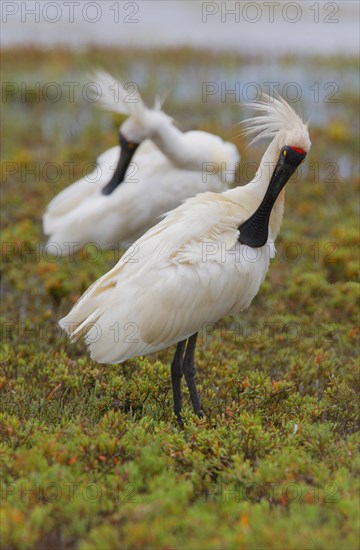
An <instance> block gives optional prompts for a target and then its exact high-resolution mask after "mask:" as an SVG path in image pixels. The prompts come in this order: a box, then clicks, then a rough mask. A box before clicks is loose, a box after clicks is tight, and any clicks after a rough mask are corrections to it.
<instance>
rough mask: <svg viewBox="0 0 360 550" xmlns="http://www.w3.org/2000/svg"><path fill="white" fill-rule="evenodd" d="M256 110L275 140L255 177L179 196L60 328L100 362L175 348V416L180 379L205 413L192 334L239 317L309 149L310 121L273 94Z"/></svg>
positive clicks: (265, 264) (258, 122)
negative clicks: (289, 185) (287, 187)
mask: <svg viewBox="0 0 360 550" xmlns="http://www.w3.org/2000/svg"><path fill="white" fill-rule="evenodd" d="M251 106H252V107H254V108H255V109H256V110H257V111H259V112H260V114H261V116H258V117H254V118H252V119H248V120H246V121H245V127H246V130H245V133H247V134H250V135H251V134H252V135H254V136H255V137H254V138H253V140H252V142H254V141H256V140H258V139H259V138H262V137H268V138H272V141H271V143H270V145H269V146H268V148H267V150H266V152H265V154H264V156H263V157H262V159H261V163H260V167H259V169H258V171H257V173H256V176H255V178H254V179H253V180H252V181H251V182H250V183H248V184H247V185H245V186H243V187H237V188H234V189H231V190H228V191H225V192H223V193H211V192H207V193H203V194H199V195H197V196H196V197H193V198H190V199H188V200H187V201H185V202H184V203H183V204H182V205H181V206H179V207H178V208H176V209H175V210H173V211H172V212H169V213H168V214H167V216H166V217H165V218H164V219H163V220H162V221H161V222H160V223H158V224H157V225H155V226H154V227H153V228H152V229H150V230H149V231H148V232H147V233H145V235H143V236H142V237H141V238H140V239H139V240H138V241H136V243H135V245H134V250H132V251H131V252H130V251H127V252H126V253H125V254H124V256H123V257H122V258H121V259H120V261H119V262H118V263H117V265H115V267H114V268H113V269H111V270H110V271H109V272H108V273H107V274H105V275H104V276H103V277H101V278H100V279H99V280H98V281H96V282H95V283H94V284H93V285H92V286H91V287H90V288H89V289H88V291H87V292H85V294H84V295H83V296H82V298H80V300H79V301H78V302H77V303H76V304H75V306H74V307H73V309H72V310H71V311H70V313H69V314H68V315H67V316H66V317H64V318H63V319H62V320H61V321H60V326H61V327H62V328H63V329H65V330H66V331H67V333H68V334H69V335H70V337H71V338H72V339H73V340H76V339H77V338H78V337H79V336H85V340H86V342H87V344H88V347H89V348H90V353H91V357H92V358H93V359H95V361H98V362H99V363H121V362H123V361H125V360H126V359H129V358H131V357H135V356H137V355H143V354H147V353H151V352H154V351H158V350H161V349H163V348H167V347H168V346H171V345H172V344H177V347H176V352H175V356H174V359H173V362H172V365H171V379H172V386H173V395H174V408H175V414H176V416H177V418H178V419H181V414H180V413H181V402H182V399H181V386H180V382H181V378H182V375H184V376H185V379H186V382H187V385H188V388H189V392H190V397H191V401H192V404H193V408H194V411H195V413H196V414H198V415H199V416H201V415H202V409H201V405H200V400H199V396H198V392H197V388H196V384H195V378H194V377H195V367H194V352H195V346H196V338H197V333H198V331H199V330H200V329H201V328H202V326H203V325H204V323H209V322H210V323H214V322H217V321H218V320H219V319H221V318H222V317H224V316H225V315H226V316H227V315H236V314H237V313H239V312H240V311H242V310H244V309H245V308H247V307H248V306H249V305H250V303H251V301H252V299H253V298H254V296H256V294H257V292H258V290H259V287H260V285H261V283H262V282H263V280H264V278H265V275H266V273H267V271H268V268H269V263H270V259H271V258H273V257H274V255H275V248H274V241H275V239H276V237H277V235H278V233H279V230H280V225H281V221H282V217H283V210H284V191H285V190H284V189H283V188H284V186H285V184H286V183H287V181H288V180H289V178H290V176H291V175H292V174H293V173H294V172H295V170H296V168H297V167H298V166H299V164H300V163H301V162H302V161H303V160H304V159H305V156H306V154H307V152H308V151H309V149H310V146H311V142H310V138H309V133H308V128H307V125H306V124H305V123H304V122H303V121H302V120H301V118H300V117H299V116H298V115H297V114H296V113H295V111H294V110H293V109H292V108H291V107H290V106H289V105H288V104H287V103H286V101H285V100H284V99H282V98H281V97H280V96H277V97H276V98H273V99H272V98H270V97H269V96H267V95H263V96H262V97H261V99H260V100H259V101H258V102H257V103H254V104H251Z"/></svg>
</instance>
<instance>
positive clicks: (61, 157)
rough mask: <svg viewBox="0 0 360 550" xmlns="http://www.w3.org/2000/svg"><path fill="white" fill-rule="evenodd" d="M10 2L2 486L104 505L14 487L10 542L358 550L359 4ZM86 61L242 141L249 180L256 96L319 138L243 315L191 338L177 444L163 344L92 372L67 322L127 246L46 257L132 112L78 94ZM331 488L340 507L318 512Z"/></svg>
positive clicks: (5, 79) (5, 82) (172, 111)
mask: <svg viewBox="0 0 360 550" xmlns="http://www.w3.org/2000/svg"><path fill="white" fill-rule="evenodd" d="M1 10H2V12H1V14H2V33H1V44H2V108H3V109H2V110H3V113H4V115H5V116H4V117H3V120H2V132H1V145H2V147H1V149H2V153H1V155H2V166H3V168H2V176H3V178H2V180H3V185H2V228H3V231H2V240H3V255H2V259H3V274H4V276H3V279H2V291H3V299H2V305H3V314H2V322H3V327H4V328H3V333H2V340H1V344H2V347H3V351H4V355H3V357H4V363H3V370H2V371H1V373H0V389H1V391H2V396H3V397H4V401H3V403H4V408H3V410H4V416H3V417H1V421H0V428H1V431H2V434H4V438H5V441H6V446H5V451H4V455H3V456H4V457H5V459H4V460H5V462H4V463H6V467H5V466H4V468H5V469H4V471H5V474H4V475H5V476H6V477H4V479H6V480H7V481H9V482H14V483H15V482H16V483H17V482H19V480H21V482H22V483H26V484H27V485H26V487H32V488H34V484H35V483H38V482H39V481H40V483H41V482H42V483H45V482H48V481H49V480H51V481H54V480H65V481H68V482H69V481H74V480H75V481H79V480H80V481H81V482H82V483H83V482H89V481H93V480H95V481H96V483H98V487H100V489H101V490H102V491H103V495H106V498H105V499H104V500H99V499H98V500H96V499H95V500H93V501H90V500H86V499H84V498H80V497H79V499H77V500H75V501H72V502H71V503H69V502H68V501H66V499H65V500H64V499H60V500H59V499H58V500H55V501H54V504H51V505H48V502H47V501H46V499H44V498H43V499H42V500H41V499H40V501H39V502H38V501H36V499H33V500H32V501H31V502H28V501H26V502H24V500H23V499H22V498H21V495H20V493H19V492H16V491H15V492H13V493H12V494H11V496H9V498H8V499H7V500H6V503H5V504H6V506H5V508H6V509H5V515H4V516H3V518H5V519H3V520H2V523H3V525H5V527H4V536H5V539H3V540H4V541H5V542H4V547H6V548H29V547H32V545H33V547H35V546H36V547H37V548H49V547H56V548H77V547H78V544H79V545H80V546H79V547H81V548H105V547H106V548H119V547H122V548H131V549H133V548H167V549H170V548H180V547H181V548H260V547H261V548H309V549H310V548H311V549H313V548H319V549H320V548H325V547H326V548H334V549H336V548H349V549H350V548H351V549H352V548H354V549H355V548H358V538H357V536H356V532H357V531H356V529H354V526H355V523H356V520H355V519H354V518H355V517H356V509H357V504H356V503H357V502H358V501H357V498H358V493H357V491H356V484H355V483H354V482H355V478H356V473H355V462H354V454H355V453H356V450H355V435H354V432H356V430H357V423H356V418H357V412H358V405H357V400H356V393H355V388H356V384H357V382H358V378H357V377H356V368H357V367H356V365H357V364H356V356H357V345H356V343H357V338H358V328H357V320H358V305H357V304H358V298H359V292H358V288H359V287H358V283H357V280H358V270H359V261H358V244H359V233H358V215H359V206H358V204H359V203H358V184H359V154H358V153H359V71H358V69H359V58H358V50H359V2H358V1H357V0H356V1H337V2H322V1H321V2H314V1H309V2H308V1H301V2H283V1H279V2H260V1H254V2H220V1H207V2H205V1H187V0H184V1H158V0H146V1H145V0H144V1H142V0H137V1H134V2H133V1H125V2H120V1H114V0H112V1H103V0H102V1H101V2H100V1H98V2H93V1H91V2H90V1H89V2H87V1H86V0H81V1H79V2H66V1H56V2H55V1H54V2H45V1H44V2H33V1H31V2H30V1H22V2H18V1H16V2H15V1H3V2H2V4H1ZM94 68H104V69H107V70H108V71H109V72H110V73H112V74H113V75H114V76H115V77H119V78H121V79H122V81H124V82H129V81H133V82H136V83H137V84H138V85H139V89H140V91H141V94H142V97H143V99H144V101H145V102H146V103H147V104H148V105H152V104H153V102H154V98H155V96H156V95H159V96H160V97H166V99H165V103H164V107H163V108H164V110H165V112H166V113H167V114H169V115H170V116H172V117H174V119H175V120H176V122H177V124H178V125H179V127H180V128H181V129H182V130H184V131H186V130H190V129H202V130H206V131H210V132H213V133H215V134H218V135H220V136H221V137H222V138H224V139H227V140H231V141H234V142H235V143H236V145H237V146H238V148H239V150H240V152H241V155H242V160H241V165H240V169H239V173H238V175H237V181H238V183H239V184H244V183H246V182H248V181H249V180H250V179H251V178H252V177H253V175H254V173H255V170H256V167H257V166H258V163H259V161H260V158H261V155H262V153H263V152H264V150H265V147H266V143H262V142H259V143H257V144H256V145H255V146H251V147H247V142H246V141H245V140H244V139H243V137H242V136H241V135H239V132H240V128H239V127H238V126H235V125H236V124H237V123H239V122H240V121H241V120H242V119H243V118H244V117H246V116H248V115H250V111H249V110H248V109H247V108H246V103H247V102H248V101H249V100H250V101H251V100H253V99H255V97H256V95H257V94H258V93H259V92H260V90H264V91H265V92H272V91H273V90H276V91H278V92H279V93H281V94H282V95H283V96H284V97H285V98H286V99H287V100H288V101H289V102H290V103H291V104H292V105H294V106H295V108H296V109H298V108H301V111H302V114H303V117H304V119H306V120H307V119H310V135H311V139H312V144H313V145H312V149H311V152H310V154H309V155H308V157H307V159H306V162H305V163H304V164H303V165H302V166H301V170H299V174H298V176H297V177H295V178H293V181H292V183H291V182H290V183H289V184H288V185H287V191H286V193H287V198H286V207H285V216H284V222H283V226H282V229H281V233H280V236H279V239H278V243H277V250H278V254H277V257H276V259H275V260H274V262H273V265H272V266H271V269H270V271H269V273H268V276H267V279H266V281H265V283H264V285H263V286H262V288H261V290H260V292H259V294H258V296H257V297H256V299H255V300H254V303H253V304H252V306H251V308H250V309H249V310H248V311H247V312H245V313H244V314H242V315H241V317H239V319H235V320H228V319H226V320H224V322H223V323H222V325H221V326H220V327H218V328H216V329H214V331H213V333H212V335H211V338H206V337H205V338H201V339H200V340H201V345H200V346H199V350H198V359H197V361H198V370H199V379H200V381H201V385H202V388H201V394H202V395H203V396H204V406H205V410H206V411H207V419H206V420H205V421H204V422H205V424H203V425H198V424H196V421H195V420H193V419H191V418H188V419H187V421H188V424H187V428H186V430H185V432H184V433H181V434H179V433H177V431H176V428H175V427H174V426H173V424H172V418H171V392H170V382H169V376H168V374H169V372H168V371H169V369H168V363H169V361H170V358H171V353H172V350H169V351H164V352H161V353H159V354H156V355H155V356H151V357H149V358H146V359H141V358H140V359H136V360H133V361H129V362H127V363H126V365H125V366H122V367H121V368H119V367H110V366H106V367H101V366H100V365H97V364H95V363H93V362H92V361H90V360H89V358H88V356H87V354H86V351H85V346H84V345H83V344H82V343H76V344H75V345H71V344H70V343H69V342H68V340H67V339H66V338H65V336H64V335H63V334H62V333H60V331H59V329H58V327H57V321H58V320H59V319H60V318H61V317H62V316H63V315H65V313H67V312H68V311H69V309H70V307H71V306H72V304H74V303H75V301H76V300H77V299H78V298H79V297H80V295H81V294H82V293H83V292H84V291H85V290H86V288H88V286H89V285H90V284H91V283H92V282H93V281H94V280H95V279H96V278H98V277H99V276H101V275H102V274H103V273H105V272H106V271H107V270H108V269H109V268H110V267H111V266H112V265H114V263H115V262H116V261H117V260H118V258H119V256H120V255H121V253H122V251H121V250H119V249H117V250H115V251H107V252H102V253H101V254H99V251H98V250H97V249H92V248H91V246H88V247H87V248H86V250H85V251H83V252H82V253H80V254H78V255H77V256H76V257H75V258H72V259H69V258H55V259H54V258H49V257H47V256H46V255H44V254H43V252H42V247H43V245H44V242H45V237H44V236H43V233H42V225H41V221H42V215H43V212H44V210H45V207H46V205H47V203H48V202H49V201H50V200H51V199H52V198H53V197H54V196H55V195H56V193H58V192H59V191H60V190H61V189H63V188H65V187H66V186H68V185H69V184H70V183H72V182H73V181H75V180H76V179H79V178H80V177H81V176H82V175H83V174H84V171H85V173H86V172H87V170H88V171H89V172H90V171H91V170H92V169H93V163H94V161H95V159H96V158H97V157H98V155H99V154H100V153H102V152H103V151H105V150H106V149H108V148H109V147H112V146H113V145H115V144H117V140H118V127H119V124H120V123H121V122H122V120H123V117H122V116H120V115H116V114H112V113H109V112H106V111H102V110H100V109H98V108H97V107H96V106H94V104H93V103H92V102H91V101H90V100H89V97H88V94H87V90H88V88H87V85H88V83H89V73H90V72H91V71H92V70H93V69H94ZM269 326H272V327H273V330H272V331H271V332H269V330H268V328H267V327H269ZM294 327H295V332H294ZM253 329H255V334H254V333H253V332H252V330H253ZM219 366H220V367H221V368H220V369H219ZM154 419H155V423H156V426H155V427H154ZM295 434H297V435H296V437H295ZM79 442H80V443H79ZM114 449H116V452H115V451H114ZM99 457H100V458H99ZM244 480H245V481H246V482H247V483H253V484H255V487H257V488H260V489H261V495H262V496H261V497H259V498H258V497H257V496H256V498H252V499H251V498H250V497H251V495H250V496H249V498H248V497H246V498H245V497H244V498H242V499H240V500H241V502H240V503H239V502H236V503H235V504H234V502H233V501H231V499H230V502H229V501H226V499H225V500H224V499H223V498H222V497H221V490H222V487H223V485H222V484H227V485H226V486H227V487H229V488H230V489H231V487H233V485H232V484H236V483H245V481H244ZM289 480H290V481H291V482H292V483H297V484H299V487H301V491H302V492H301V494H302V497H301V499H300V500H299V501H298V505H296V506H295V505H292V507H290V506H289V503H288V500H286V498H285V497H284V493H281V487H283V485H281V484H282V483H285V482H288V481H289ZM127 482H128V483H134V484H135V486H136V487H137V486H139V487H140V489H139V491H140V492H139V493H138V492H136V498H137V499H138V500H136V502H133V501H131V503H130V504H128V506H127V507H126V506H125V507H123V508H121V509H120V508H119V505H118V502H119V501H118V500H117V499H116V498H115V497H117V496H118V494H116V495H115V496H114V493H113V492H111V491H112V489H113V487H114V484H115V483H117V484H119V486H120V487H124V486H125V487H126V485H124V484H126V483H127ZM329 482H330V483H332V484H333V485H332V487H334V486H335V488H336V496H337V497H338V500H336V503H335V501H329V502H330V504H329V505H328V506H327V504H326V502H327V501H326V498H327V496H329V494H332V493H331V491H330V493H329V491H326V490H325V489H324V487H325V486H326V483H329ZM204 483H212V484H213V485H212V486H211V491H210V496H209V499H208V500H204V492H203V488H204ZM269 483H278V485H276V487H277V489H276V491H275V493H274V494H272V495H271V494H270V493H269V485H268V484H269ZM15 487H16V488H17V487H18V486H15ZM319 487H320V489H319ZM230 489H229V490H230ZM315 490H317V491H320V493H319V494H320V497H319V498H318V499H317V501H316V500H315V499H314V498H313V497H314V494H315V493H314V491H315ZM136 491H137V490H136ZM219 491H220V493H219ZM63 494H64V493H63ZM219 494H220V497H219ZM317 494H318V493H317ZM131 495H132V493H131V491H130V496H131ZM218 497H219V498H218ZM213 500H214V501H215V502H216V505H215V506H212V504H211V503H212V502H213ZM174 502H175V504H174ZM144 503H145V504H144ZM176 503H180V506H181V509H179V508H177V507H176ZM264 503H265V504H264ZM208 504H209V506H208ZM263 504H264V505H266V506H268V507H265V508H264V507H263ZM193 510H195V512H194V511H193ZM157 514H158V515H160V520H159V521H157V519H159V518H157ZM156 518H157V519H156ZM199 518H200V520H199ZM228 526H230V527H229V528H228ZM119 537H120V538H119ZM324 541H325V542H324Z"/></svg>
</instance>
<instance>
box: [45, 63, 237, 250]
mask: <svg viewBox="0 0 360 550" xmlns="http://www.w3.org/2000/svg"><path fill="white" fill-rule="evenodd" d="M96 81H97V83H98V85H99V86H100V87H101V90H102V96H101V105H102V106H103V107H104V108H106V109H110V110H112V111H115V112H119V113H122V114H126V115H128V118H127V119H126V120H125V122H124V123H123V124H122V126H121V128H120V132H121V133H122V134H123V135H124V136H125V137H126V139H127V140H128V141H132V142H134V143H136V144H137V143H140V146H139V148H138V149H137V150H136V152H135V156H134V157H133V162H132V165H130V167H129V169H128V170H127V172H126V176H125V179H124V181H123V182H122V183H121V184H119V185H118V187H116V189H115V190H114V191H113V192H112V193H111V194H110V195H104V194H102V189H103V188H104V186H105V185H106V184H107V183H108V182H109V181H110V179H111V178H112V177H113V175H114V171H115V168H116V165H117V163H118V161H119V158H120V152H121V148H120V146H116V147H112V148H111V149H109V150H108V151H106V152H104V153H103V154H102V155H101V156H100V157H99V158H98V159H97V168H96V169H95V170H94V172H93V173H92V174H89V175H88V176H87V177H86V178H83V179H81V180H79V181H77V182H75V183H73V184H72V185H70V186H69V187H67V188H66V189H64V190H63V191H62V192H60V193H59V194H58V195H57V196H56V197H55V198H54V199H53V200H52V201H51V202H50V203H49V205H48V206H47V209H46V212H45V214H44V217H43V228H44V233H45V234H46V235H48V236H49V241H48V250H49V251H50V252H51V251H52V252H54V251H55V252H56V254H59V252H61V253H62V254H64V255H65V254H68V253H69V251H70V250H77V249H79V248H81V247H82V246H84V245H85V244H87V243H88V242H95V243H96V244H97V245H98V246H99V247H101V248H108V247H110V246H112V245H113V244H115V243H119V244H123V245H126V244H129V243H130V242H133V241H134V240H135V239H136V238H138V237H139V236H140V235H142V234H143V233H144V232H145V231H146V230H147V229H148V228H149V227H151V226H152V225H153V224H154V223H156V221H157V218H158V217H159V216H160V215H161V214H163V213H164V212H166V211H169V210H171V209H173V208H175V207H176V206H178V205H179V204H180V203H181V202H182V201H183V200H184V199H186V198H188V197H191V196H193V195H195V194H197V193H199V192H202V191H206V190H210V191H216V192H219V191H223V190H224V189H226V188H227V187H228V185H230V184H231V183H232V182H233V181H234V177H235V170H236V165H237V163H238V161H239V160H240V156H239V153H238V151H237V149H236V147H235V145H233V144H231V143H226V142H224V141H223V140H222V139H221V138H220V137H218V136H215V135H213V134H209V133H207V132H200V131H191V132H186V133H183V132H181V131H180V130H179V129H178V128H176V127H175V126H174V124H173V121H172V119H171V118H170V117H169V116H167V115H166V114H165V113H164V112H163V111H161V110H160V109H159V106H157V107H156V108H154V109H147V108H146V107H145V105H144V103H143V101H142V99H141V97H140V94H139V93H138V92H137V91H136V90H135V91H134V89H133V88H131V91H130V92H129V90H127V89H126V86H123V85H122V84H121V83H119V82H116V81H115V80H114V79H113V78H112V77H111V76H110V75H108V74H107V73H104V72H101V73H97V75H96ZM205 163H208V164H205ZM225 174H226V178H225ZM231 174H232V175H231ZM225 180H226V181H225ZM51 243H53V244H51ZM69 243H72V244H71V247H70V246H69ZM50 245H51V246H50Z"/></svg>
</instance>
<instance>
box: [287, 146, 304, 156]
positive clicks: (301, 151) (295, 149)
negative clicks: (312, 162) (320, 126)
mask: <svg viewBox="0 0 360 550" xmlns="http://www.w3.org/2000/svg"><path fill="white" fill-rule="evenodd" d="M289 147H290V149H292V150H293V151H296V152H297V153H301V154H302V155H305V154H306V153H305V151H304V149H301V148H300V147H291V146H290V145H289Z"/></svg>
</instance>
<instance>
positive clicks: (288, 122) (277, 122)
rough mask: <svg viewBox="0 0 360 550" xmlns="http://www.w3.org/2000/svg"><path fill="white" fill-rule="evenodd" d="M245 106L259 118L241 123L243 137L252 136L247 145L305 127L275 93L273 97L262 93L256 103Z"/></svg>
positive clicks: (291, 109) (299, 118)
mask: <svg viewBox="0 0 360 550" xmlns="http://www.w3.org/2000/svg"><path fill="white" fill-rule="evenodd" d="M246 105H247V106H249V107H251V108H253V109H255V111H257V112H258V113H260V116H255V117H251V118H248V119H246V120H244V121H243V122H242V123H241V124H242V125H243V126H244V128H245V129H244V131H243V135H245V136H253V138H252V140H251V142H250V144H249V145H251V144H253V143H255V142H256V141H258V140H259V139H261V138H274V137H275V136H276V134H277V133H278V132H279V131H281V130H285V131H286V130H293V129H294V128H297V127H298V128H299V129H301V130H303V129H304V127H307V125H306V124H305V123H304V121H303V120H302V119H301V117H300V116H299V115H298V114H297V113H296V112H295V111H294V109H293V108H292V107H291V106H290V105H289V104H288V103H287V101H285V99H284V98H283V97H281V95H279V94H278V93H276V92H275V96H274V97H271V96H268V95H267V94H264V93H263V94H262V95H261V97H260V99H259V100H258V101H256V102H252V103H247V104H246Z"/></svg>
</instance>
